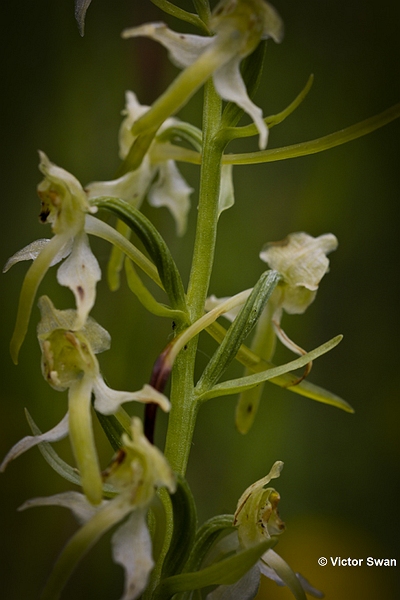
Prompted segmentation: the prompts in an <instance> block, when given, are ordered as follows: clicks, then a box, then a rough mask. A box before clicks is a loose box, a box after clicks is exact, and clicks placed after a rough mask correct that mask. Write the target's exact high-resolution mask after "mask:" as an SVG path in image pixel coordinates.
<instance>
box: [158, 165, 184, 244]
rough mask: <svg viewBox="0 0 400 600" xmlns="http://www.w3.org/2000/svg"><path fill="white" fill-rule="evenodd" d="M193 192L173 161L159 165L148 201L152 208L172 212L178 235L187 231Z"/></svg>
mask: <svg viewBox="0 0 400 600" xmlns="http://www.w3.org/2000/svg"><path fill="white" fill-rule="evenodd" d="M192 192H193V189H192V188H191V187H190V186H189V185H188V184H187V183H186V181H185V180H184V178H183V177H182V175H181V174H180V173H179V171H178V168H177V166H176V165H175V162H174V161H173V160H167V161H165V162H163V163H159V165H158V178H157V180H156V181H155V183H153V185H152V186H151V188H150V190H149V194H148V199H149V202H150V204H151V205H152V206H166V207H167V208H168V209H169V210H170V212H171V214H172V216H173V217H174V219H175V222H176V230H177V234H178V235H183V234H184V233H185V231H186V225H187V215H188V212H189V210H190V200H189V197H190V194H191V193H192Z"/></svg>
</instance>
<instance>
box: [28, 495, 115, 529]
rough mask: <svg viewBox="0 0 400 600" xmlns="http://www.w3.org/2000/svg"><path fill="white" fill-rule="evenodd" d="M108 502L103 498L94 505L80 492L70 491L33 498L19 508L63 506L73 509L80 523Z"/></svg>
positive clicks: (84, 521) (87, 519)
mask: <svg viewBox="0 0 400 600" xmlns="http://www.w3.org/2000/svg"><path fill="white" fill-rule="evenodd" d="M107 502H108V501H107V500H103V501H102V503H101V504H100V505H99V506H93V504H90V503H89V502H88V500H87V498H86V496H84V495H83V494H81V493H80V492H73V491H70V492H62V493H61V494H55V495H54V496H46V497H44V498H32V499H31V500H27V501H26V502H24V504H22V506H20V507H19V508H18V510H26V509H27V508H33V507H35V506H63V507H65V508H69V509H70V510H71V512H72V513H73V515H74V517H75V519H76V520H77V521H78V523H80V524H83V523H86V522H87V521H89V520H90V519H91V518H92V517H93V516H94V515H95V514H96V512H98V510H99V509H100V508H101V507H102V506H105V505H106V504H107Z"/></svg>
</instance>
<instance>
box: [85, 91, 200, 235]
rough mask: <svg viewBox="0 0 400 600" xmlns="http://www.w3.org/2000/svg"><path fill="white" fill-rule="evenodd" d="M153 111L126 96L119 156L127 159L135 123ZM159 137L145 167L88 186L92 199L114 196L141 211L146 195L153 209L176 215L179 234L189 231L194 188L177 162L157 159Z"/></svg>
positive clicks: (173, 121)
mask: <svg viewBox="0 0 400 600" xmlns="http://www.w3.org/2000/svg"><path fill="white" fill-rule="evenodd" d="M148 110H149V107H148V106H142V105H141V104H139V102H138V100H137V97H136V95H135V94H134V93H133V92H130V91H128V92H127V93H126V107H125V110H124V111H123V114H124V115H125V119H124V120H123V122H122V124H121V128H120V132H119V155H120V158H121V159H122V160H124V159H125V158H126V156H127V154H128V152H129V150H130V148H131V146H132V144H133V142H134V141H135V139H136V136H134V135H132V133H131V129H132V125H133V124H134V122H135V121H136V120H137V119H139V118H140V117H141V116H142V115H144V114H145V113H146V112H147V111H148ZM179 123H180V121H179V120H178V119H167V120H166V121H165V123H164V124H163V126H162V127H161V128H160V130H159V133H162V132H163V131H165V130H166V129H168V128H170V127H173V126H175V125H178V124H179ZM160 143H161V142H158V141H157V138H156V139H155V140H154V141H153V142H152V143H151V145H150V148H149V149H148V151H147V153H146V155H145V156H144V159H143V161H142V163H141V165H140V166H139V167H138V168H137V169H136V170H135V171H129V172H128V173H126V174H125V175H123V176H122V177H119V178H118V179H114V180H111V181H95V182H92V183H90V184H89V185H87V186H86V191H87V194H88V197H89V198H98V197H99V196H113V197H118V198H122V200H126V201H127V202H129V203H130V204H132V205H133V206H134V207H135V208H140V206H141V204H142V202H143V200H144V198H145V196H146V195H147V198H148V200H149V203H150V204H151V205H152V206H157V207H158V206H166V207H167V208H168V209H169V210H170V211H171V213H172V215H173V217H174V219H175V222H176V228H177V233H178V235H183V234H184V233H185V230H186V223H187V215H188V212H189V209H190V201H189V197H190V194H191V193H192V191H193V190H192V188H191V187H190V186H189V185H188V184H187V183H186V181H185V180H184V179H183V177H182V175H181V174H180V173H179V171H178V169H177V167H176V164H175V162H174V161H173V160H164V161H162V162H159V161H157V160H156V159H155V154H156V152H157V145H159V144H160Z"/></svg>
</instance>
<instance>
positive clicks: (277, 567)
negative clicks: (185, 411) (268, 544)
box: [261, 550, 307, 600]
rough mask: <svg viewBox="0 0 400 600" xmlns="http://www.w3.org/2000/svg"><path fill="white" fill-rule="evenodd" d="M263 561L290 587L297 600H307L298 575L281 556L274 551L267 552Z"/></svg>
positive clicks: (263, 556)
mask: <svg viewBox="0 0 400 600" xmlns="http://www.w3.org/2000/svg"><path fill="white" fill-rule="evenodd" d="M261 560H262V561H264V562H265V563H267V565H268V566H270V567H271V568H272V569H273V570H274V571H275V572H276V573H277V575H278V576H279V577H280V578H281V579H282V581H283V582H284V583H285V584H286V585H287V586H288V588H289V589H290V591H291V592H292V594H293V596H294V597H295V598H296V600H307V598H306V595H305V593H304V590H303V588H302V586H301V583H300V581H299V580H298V578H297V577H296V574H295V573H294V572H293V571H292V569H291V568H290V567H289V565H288V564H287V563H286V562H285V561H284V560H283V558H281V557H280V556H279V554H277V553H276V552H274V550H267V552H265V554H263V555H262V558H261Z"/></svg>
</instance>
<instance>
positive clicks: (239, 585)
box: [207, 461, 323, 600]
mask: <svg viewBox="0 0 400 600" xmlns="http://www.w3.org/2000/svg"><path fill="white" fill-rule="evenodd" d="M282 468H283V462H281V461H277V462H276V463H274V465H273V466H272V469H271V470H270V472H269V473H268V475H266V477H263V478H262V479H260V480H259V481H256V482H255V483H253V484H252V485H251V486H250V487H248V488H247V489H246V490H245V492H244V493H243V494H242V496H241V497H240V498H239V501H238V504H237V508H236V512H235V515H234V520H233V525H234V526H235V527H236V528H237V531H236V532H234V533H232V534H230V535H228V536H227V537H226V538H223V539H222V540H221V541H220V542H218V543H219V544H220V545H221V548H224V549H225V551H226V552H232V551H235V552H240V551H243V550H246V549H248V548H251V547H252V546H256V545H257V544H260V543H261V542H263V541H265V540H268V539H269V538H270V537H271V536H275V535H279V534H281V533H283V531H284V529H285V524H284V523H283V522H282V521H281V519H280V517H279V514H278V503H279V500H280V496H279V494H278V492H277V491H276V490H275V489H274V488H272V487H269V483H270V481H271V479H276V478H277V477H279V475H280V473H281V471H282ZM218 543H217V544H218ZM261 575H264V576H265V577H268V578H269V579H272V580H273V581H275V583H277V584H278V585H282V586H284V585H286V586H287V587H288V588H289V589H290V591H291V592H292V594H293V595H294V597H295V598H296V600H306V596H305V593H304V592H307V593H308V594H310V595H312V596H314V597H316V598H322V597H323V594H322V593H321V592H320V591H319V590H317V589H315V588H314V587H312V586H311V585H310V583H309V582H308V581H307V580H306V579H305V578H304V577H303V576H302V575H300V574H299V573H296V574H295V573H294V572H293V571H292V569H291V568H290V567H289V565H288V564H287V563H286V562H285V561H284V560H283V559H282V558H281V557H280V556H279V554H277V553H276V552H275V551H274V550H267V551H266V552H265V553H264V554H263V555H262V556H261V558H260V560H259V561H258V562H257V563H256V564H255V565H254V567H252V568H251V569H250V570H249V571H248V572H247V573H246V574H245V575H244V576H243V577H242V578H241V579H239V580H238V581H237V582H236V583H233V584H231V585H220V586H218V587H217V588H215V590H213V591H212V592H211V593H210V594H208V595H207V600H253V598H255V597H256V595H257V592H258V588H259V585H260V577H261Z"/></svg>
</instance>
